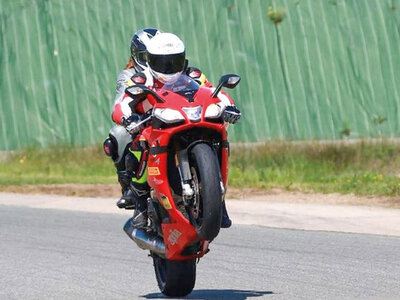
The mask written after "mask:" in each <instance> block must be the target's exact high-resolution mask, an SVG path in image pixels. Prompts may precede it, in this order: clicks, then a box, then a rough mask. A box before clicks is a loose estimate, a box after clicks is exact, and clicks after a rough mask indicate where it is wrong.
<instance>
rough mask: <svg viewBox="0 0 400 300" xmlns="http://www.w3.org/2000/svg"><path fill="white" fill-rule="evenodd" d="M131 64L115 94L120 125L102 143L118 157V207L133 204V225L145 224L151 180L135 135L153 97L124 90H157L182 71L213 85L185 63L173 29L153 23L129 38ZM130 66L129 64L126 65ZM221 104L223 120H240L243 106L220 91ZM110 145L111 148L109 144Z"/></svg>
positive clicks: (224, 225)
mask: <svg viewBox="0 0 400 300" xmlns="http://www.w3.org/2000/svg"><path fill="white" fill-rule="evenodd" d="M131 53H132V63H133V68H128V69H127V68H126V69H125V70H124V71H122V72H121V74H120V75H119V76H118V81H117V96H116V100H115V104H114V110H113V113H112V119H113V121H114V122H115V123H116V124H118V125H117V126H114V127H113V128H112V129H111V131H110V137H109V139H107V140H106V141H105V143H104V147H105V152H106V154H108V155H109V156H111V157H112V158H113V160H114V163H115V166H116V168H117V173H118V181H119V182H120V184H121V187H122V192H123V195H122V197H121V199H119V200H118V202H117V206H118V207H119V208H126V209H131V208H135V213H134V216H133V218H132V224H133V225H134V226H135V227H137V228H140V227H144V226H146V224H147V199H148V197H149V186H148V184H147V181H146V180H147V176H146V175H147V168H146V164H147V155H148V151H147V149H145V146H144V145H142V143H140V142H135V143H132V136H135V135H137V134H138V133H139V132H140V131H141V130H142V129H143V128H144V127H145V126H146V124H144V123H143V122H142V121H143V120H144V119H145V118H146V117H147V115H146V114H148V113H149V112H151V109H152V107H153V105H152V103H151V100H152V99H149V98H147V99H144V100H143V101H140V102H138V103H135V100H133V99H132V98H131V97H130V96H129V95H128V94H126V93H125V92H124V93H122V92H121V91H122V90H123V91H125V89H126V88H127V87H130V86H133V85H134V84H144V85H146V86H148V87H152V88H154V89H159V88H162V86H163V85H164V84H172V83H173V82H175V81H176V80H177V79H178V78H179V77H180V76H181V74H182V73H183V72H185V74H186V75H188V76H190V77H191V78H193V79H194V80H196V81H197V82H198V83H199V84H200V85H205V86H207V87H212V85H211V84H210V83H209V82H208V81H207V79H206V77H205V75H204V74H202V73H201V71H200V70H198V69H196V68H186V65H187V61H186V60H185V47H184V44H183V42H182V41H181V40H180V39H179V38H178V37H177V36H176V35H174V34H172V33H162V32H161V31H159V30H157V29H153V28H147V29H143V30H139V31H138V32H136V33H135V34H134V36H133V38H132V42H131ZM128 67H129V64H128ZM218 97H219V99H220V100H221V105H223V106H224V107H226V108H225V111H224V115H223V116H224V119H225V121H227V122H230V123H236V122H237V121H239V119H240V116H241V114H240V111H239V110H238V109H237V108H236V107H235V104H234V103H233V101H231V100H230V98H228V97H227V96H226V95H225V94H224V93H219V96H218ZM107 147H108V149H112V150H113V151H111V150H110V151H109V153H107V150H106V148H107ZM231 224H232V222H231V220H230V219H229V216H228V214H227V211H226V207H225V202H224V203H223V216H222V222H221V227H222V228H228V227H230V226H231Z"/></svg>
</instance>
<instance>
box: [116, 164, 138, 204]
mask: <svg viewBox="0 0 400 300" xmlns="http://www.w3.org/2000/svg"><path fill="white" fill-rule="evenodd" d="M117 174H118V182H119V184H120V185H121V189H122V197H121V198H120V199H119V200H118V201H117V203H116V204H117V206H118V207H119V208H125V209H134V208H135V205H134V204H135V194H134V191H133V189H132V188H131V183H132V177H133V175H132V174H131V172H129V171H117Z"/></svg>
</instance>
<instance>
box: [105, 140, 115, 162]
mask: <svg viewBox="0 0 400 300" xmlns="http://www.w3.org/2000/svg"><path fill="white" fill-rule="evenodd" d="M103 150H104V153H105V154H106V155H107V156H109V157H111V158H112V160H116V159H117V157H118V146H116V145H115V143H114V142H113V141H112V139H110V138H107V139H106V140H105V141H104V143H103Z"/></svg>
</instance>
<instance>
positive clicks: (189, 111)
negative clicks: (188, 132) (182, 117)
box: [182, 106, 203, 122]
mask: <svg viewBox="0 0 400 300" xmlns="http://www.w3.org/2000/svg"><path fill="white" fill-rule="evenodd" d="M182 110H183V111H184V112H185V114H186V115H187V117H188V118H189V120H190V121H194V122H197V121H200V119H201V112H202V111H203V109H202V107H201V106H196V107H182Z"/></svg>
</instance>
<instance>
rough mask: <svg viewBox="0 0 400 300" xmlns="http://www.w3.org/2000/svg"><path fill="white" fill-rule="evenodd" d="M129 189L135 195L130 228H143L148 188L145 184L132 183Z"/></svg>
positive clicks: (145, 218)
mask: <svg viewBox="0 0 400 300" xmlns="http://www.w3.org/2000/svg"><path fill="white" fill-rule="evenodd" d="M131 188H132V191H133V193H134V194H135V213H134V214H133V217H132V221H131V222H132V226H133V227H135V228H143V227H145V226H146V225H147V199H148V198H149V197H150V188H149V186H148V184H147V183H144V184H143V183H142V184H140V183H136V182H132V184H131Z"/></svg>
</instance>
